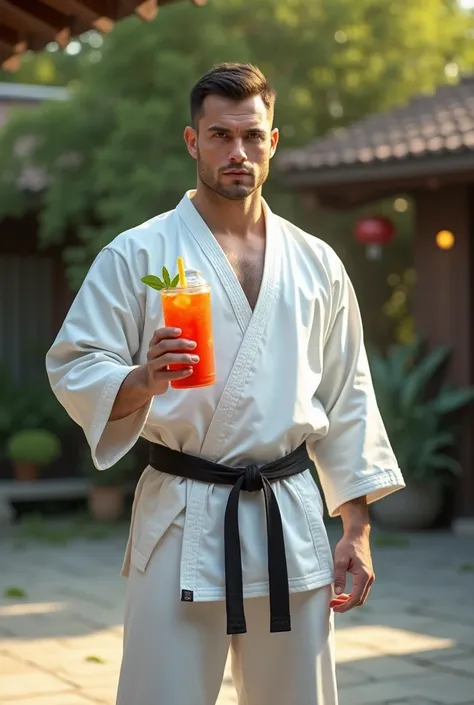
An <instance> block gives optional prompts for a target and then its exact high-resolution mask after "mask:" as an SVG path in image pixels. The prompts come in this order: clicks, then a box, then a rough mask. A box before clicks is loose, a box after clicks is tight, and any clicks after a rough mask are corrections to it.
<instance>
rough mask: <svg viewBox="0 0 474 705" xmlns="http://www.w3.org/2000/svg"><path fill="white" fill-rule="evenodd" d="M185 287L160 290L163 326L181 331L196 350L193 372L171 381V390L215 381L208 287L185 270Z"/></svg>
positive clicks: (193, 273) (178, 366) (171, 367)
mask: <svg viewBox="0 0 474 705" xmlns="http://www.w3.org/2000/svg"><path fill="white" fill-rule="evenodd" d="M186 283H187V286H186V287H176V288H169V289H163V290H162V291H161V303H162V307H163V317H164V322H165V326H166V327H168V326H169V327H171V328H181V335H180V337H181V338H185V339H187V340H194V341H195V343H196V345H197V347H196V348H195V349H194V350H192V351H191V352H192V354H193V355H194V354H196V355H199V362H198V363H197V364H196V365H193V373H192V374H191V375H190V376H189V377H185V378H184V379H177V380H173V381H172V382H171V386H172V387H173V388H174V389H192V388H193V387H208V386H210V385H211V384H214V382H215V381H216V372H215V363H214V339H213V334H212V313H211V287H210V285H209V284H208V283H207V282H206V281H205V280H204V279H203V278H202V277H201V275H200V274H199V272H196V271H194V270H187V271H186ZM186 367H187V365H170V367H169V369H170V370H180V369H185V368H186Z"/></svg>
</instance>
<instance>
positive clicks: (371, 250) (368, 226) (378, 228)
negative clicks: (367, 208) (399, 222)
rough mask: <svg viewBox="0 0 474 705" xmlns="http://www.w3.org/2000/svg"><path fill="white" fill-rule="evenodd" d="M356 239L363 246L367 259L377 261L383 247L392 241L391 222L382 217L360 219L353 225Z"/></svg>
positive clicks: (392, 230) (393, 232) (392, 228)
mask: <svg viewBox="0 0 474 705" xmlns="http://www.w3.org/2000/svg"><path fill="white" fill-rule="evenodd" d="M354 234H355V236H356V239H357V240H358V241H359V242H360V243H362V245H365V250H366V253H367V259H371V260H377V259H380V258H381V256H382V247H383V245H388V244H389V242H391V241H392V240H393V237H394V235H395V228H394V227H393V224H392V222H391V221H390V220H389V219H388V218H385V217H384V216H383V215H374V216H371V217H368V218H361V219H360V220H358V221H357V223H356V224H355V229H354Z"/></svg>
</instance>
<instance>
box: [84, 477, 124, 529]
mask: <svg viewBox="0 0 474 705" xmlns="http://www.w3.org/2000/svg"><path fill="white" fill-rule="evenodd" d="M88 505H89V511H90V513H91V515H92V516H93V518H94V519H96V520H97V521H103V522H114V521H118V520H119V519H120V517H121V516H122V513H123V506H124V491H123V487H120V486H118V487H110V486H108V485H104V486H92V487H91V488H90V489H89V497H88Z"/></svg>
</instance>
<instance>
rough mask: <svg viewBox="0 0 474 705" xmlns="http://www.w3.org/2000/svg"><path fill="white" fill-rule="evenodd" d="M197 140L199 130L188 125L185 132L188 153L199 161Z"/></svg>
mask: <svg viewBox="0 0 474 705" xmlns="http://www.w3.org/2000/svg"><path fill="white" fill-rule="evenodd" d="M197 138H198V135H197V130H195V129H194V127H190V126H189V125H188V126H187V127H186V128H185V130H184V141H185V142H186V147H187V148H188V152H189V154H190V155H191V156H192V158H193V159H197V157H198V148H197Z"/></svg>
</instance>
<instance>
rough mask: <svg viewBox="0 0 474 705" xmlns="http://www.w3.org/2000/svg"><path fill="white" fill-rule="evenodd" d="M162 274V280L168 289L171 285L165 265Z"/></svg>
mask: <svg viewBox="0 0 474 705" xmlns="http://www.w3.org/2000/svg"><path fill="white" fill-rule="evenodd" d="M162 274H163V281H164V283H165V286H166V288H167V289H169V288H170V286H171V277H170V273H169V272H168V270H167V269H166V267H163V269H162Z"/></svg>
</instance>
